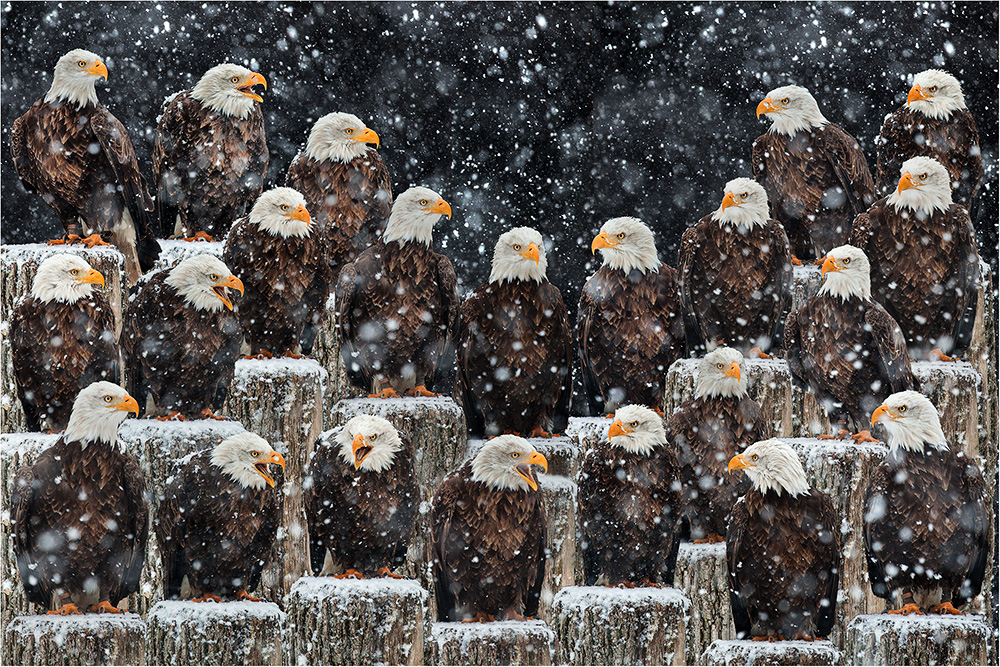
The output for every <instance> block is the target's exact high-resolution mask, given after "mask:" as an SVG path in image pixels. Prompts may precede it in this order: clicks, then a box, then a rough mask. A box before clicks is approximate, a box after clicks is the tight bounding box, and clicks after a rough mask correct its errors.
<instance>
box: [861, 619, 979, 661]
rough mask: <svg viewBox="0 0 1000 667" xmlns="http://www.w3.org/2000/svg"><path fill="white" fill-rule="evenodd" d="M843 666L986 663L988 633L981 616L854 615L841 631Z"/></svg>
mask: <svg viewBox="0 0 1000 667" xmlns="http://www.w3.org/2000/svg"><path fill="white" fill-rule="evenodd" d="M846 634H847V642H846V649H845V655H844V659H845V663H846V664H848V665H990V664H994V662H995V656H993V655H990V648H989V647H990V639H991V637H992V635H993V630H992V629H991V628H990V625H989V624H988V623H987V622H986V619H985V618H984V617H983V616H942V615H937V614H929V615H926V616H896V615H891V614H871V615H863V616H856V617H855V618H854V620H852V621H851V623H850V625H849V626H848V627H847V633H846Z"/></svg>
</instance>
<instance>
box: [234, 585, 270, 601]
mask: <svg viewBox="0 0 1000 667" xmlns="http://www.w3.org/2000/svg"><path fill="white" fill-rule="evenodd" d="M236 599H237V600H246V601H247V602H263V601H264V598H255V597H254V596H252V595H250V594H249V593H247V592H246V589H244V588H241V589H240V590H239V592H238V593H236Z"/></svg>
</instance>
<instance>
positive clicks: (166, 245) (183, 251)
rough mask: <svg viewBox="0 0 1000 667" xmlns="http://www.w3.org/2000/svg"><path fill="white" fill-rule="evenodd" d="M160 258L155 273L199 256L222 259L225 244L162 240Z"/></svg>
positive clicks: (219, 242)
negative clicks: (212, 256) (211, 256)
mask: <svg viewBox="0 0 1000 667" xmlns="http://www.w3.org/2000/svg"><path fill="white" fill-rule="evenodd" d="M159 244H160V256H159V257H157V258H156V264H154V265H153V271H160V270H163V269H172V268H174V267H175V266H177V265H178V264H180V263H181V262H183V261H184V260H185V259H191V258H192V257H196V256H198V255H214V256H216V257H218V258H219V259H222V251H223V249H224V247H225V244H224V243H223V242H222V241H184V240H181V239H160V240H159Z"/></svg>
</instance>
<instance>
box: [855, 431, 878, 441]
mask: <svg viewBox="0 0 1000 667" xmlns="http://www.w3.org/2000/svg"><path fill="white" fill-rule="evenodd" d="M851 438H852V439H853V440H854V442H878V440H877V439H876V438H873V437H872V432H871V431H861V432H860V433H855V434H854V435H852V436H851Z"/></svg>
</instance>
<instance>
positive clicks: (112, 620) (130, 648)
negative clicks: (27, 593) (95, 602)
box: [0, 614, 146, 665]
mask: <svg viewBox="0 0 1000 667" xmlns="http://www.w3.org/2000/svg"><path fill="white" fill-rule="evenodd" d="M145 637H146V624H145V623H143V622H142V619H141V618H140V617H139V615H138V614H122V615H117V614H83V615H80V616H18V617H17V618H15V619H14V620H13V621H12V622H11V623H10V624H9V625H8V626H7V628H6V629H5V630H4V633H3V653H2V655H0V664H4V665H141V664H143V643H144V640H145Z"/></svg>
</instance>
